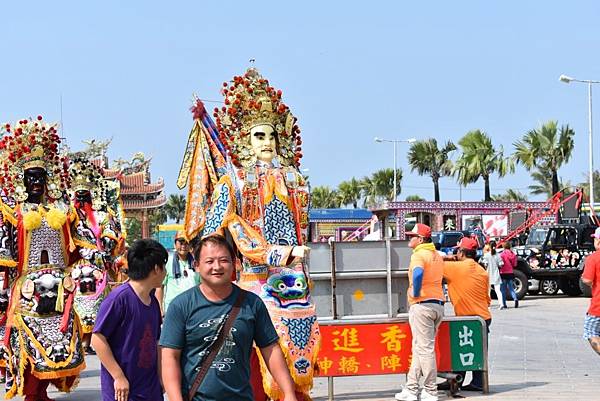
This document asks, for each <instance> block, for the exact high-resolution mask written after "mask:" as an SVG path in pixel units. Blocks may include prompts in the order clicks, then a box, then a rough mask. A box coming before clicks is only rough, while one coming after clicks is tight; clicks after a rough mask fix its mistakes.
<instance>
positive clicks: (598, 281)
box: [581, 227, 600, 355]
mask: <svg viewBox="0 0 600 401" xmlns="http://www.w3.org/2000/svg"><path fill="white" fill-rule="evenodd" d="M592 237H593V238H594V248H595V249H596V252H594V253H592V254H591V255H588V256H587V257H586V258H585V267H584V269H583V274H582V275H581V281H582V282H583V284H585V285H588V286H590V287H592V299H591V300H590V307H589V309H588V310H587V313H586V315H585V323H584V325H583V328H584V329H583V338H585V339H586V340H588V341H589V343H590V345H591V346H592V349H593V350H594V351H596V353H597V354H598V355H600V252H598V251H600V227H598V228H596V231H595V232H594V234H592Z"/></svg>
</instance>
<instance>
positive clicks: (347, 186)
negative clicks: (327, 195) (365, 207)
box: [337, 177, 362, 209]
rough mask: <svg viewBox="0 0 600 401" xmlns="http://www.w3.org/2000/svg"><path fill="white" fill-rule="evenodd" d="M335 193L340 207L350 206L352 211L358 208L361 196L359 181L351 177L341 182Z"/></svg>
mask: <svg viewBox="0 0 600 401" xmlns="http://www.w3.org/2000/svg"><path fill="white" fill-rule="evenodd" d="M337 191H338V194H339V198H340V203H341V204H342V205H352V207H354V209H356V208H357V207H358V201H359V200H360V198H361V195H362V189H361V186H360V181H359V180H357V179H356V178H354V177H352V179H351V180H349V181H343V182H341V183H340V185H338V189H337Z"/></svg>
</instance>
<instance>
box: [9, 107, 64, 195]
mask: <svg viewBox="0 0 600 401" xmlns="http://www.w3.org/2000/svg"><path fill="white" fill-rule="evenodd" d="M0 136H1V137H2V139H1V140H0V152H1V153H0V187H2V191H3V192H4V194H5V195H6V196H9V197H12V198H14V199H15V200H16V201H18V202H24V201H25V200H27V196H28V194H27V190H26V189H25V183H24V178H25V170H27V169H30V168H34V167H39V168H43V169H44V170H46V175H47V177H46V194H47V195H48V196H49V197H50V198H52V199H59V198H60V197H61V196H62V194H63V192H64V191H65V190H66V189H67V188H68V186H69V174H68V171H67V168H68V165H67V160H66V158H65V157H64V156H61V155H60V154H59V150H58V145H59V144H60V137H59V136H58V133H57V124H48V123H45V122H43V121H42V117H41V116H38V117H37V119H35V120H34V119H28V120H20V121H19V122H17V123H16V124H15V125H14V126H11V125H10V124H4V125H2V126H1V127H0Z"/></svg>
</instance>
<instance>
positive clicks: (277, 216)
mask: <svg viewBox="0 0 600 401" xmlns="http://www.w3.org/2000/svg"><path fill="white" fill-rule="evenodd" d="M222 93H223V95H224V97H225V102H224V103H225V105H224V106H223V107H222V108H220V109H215V111H214V114H213V115H214V117H215V118H216V125H215V124H214V123H213V120H212V119H211V118H210V116H209V115H208V114H207V113H206V111H205V109H204V105H203V104H202V102H201V101H200V100H197V101H196V104H195V105H194V107H193V108H192V112H193V114H194V119H195V122H194V126H193V128H192V132H191V134H190V137H189V140H188V146H187V149H186V154H185V157H184V160H183V163H182V166H181V171H180V175H179V180H178V186H179V187H180V188H183V187H184V186H185V185H186V184H187V185H189V191H188V199H187V208H186V217H185V230H186V235H187V236H188V238H195V237H196V236H202V237H204V236H207V235H211V234H214V233H220V234H225V235H229V236H230V237H231V238H232V239H233V241H234V243H235V245H236V247H237V250H238V251H239V253H240V254H241V265H240V266H239V268H238V275H237V276H238V277H237V284H238V285H239V286H240V287H242V288H244V289H246V290H249V291H252V292H254V293H255V294H257V295H258V296H260V297H261V299H262V300H263V301H264V303H265V305H266V306H267V309H268V310H269V314H270V316H271V319H272V321H273V324H274V326H275V329H276V330H277V332H278V334H279V336H280V345H281V348H282V350H283V352H284V355H285V356H286V360H287V363H288V368H289V370H290V373H291V375H292V378H293V379H294V382H295V385H296V392H297V394H298V396H299V397H298V398H299V399H303V398H304V399H309V397H308V392H309V391H310V389H311V387H312V383H313V375H314V371H315V367H316V360H317V354H318V351H319V347H320V331H319V326H318V323H317V314H316V310H315V305H314V304H313V303H312V301H311V298H310V289H311V286H312V283H311V282H310V278H309V274H308V267H307V265H306V261H305V255H306V253H307V250H308V248H307V247H306V246H304V243H305V242H306V235H307V229H308V207H309V192H308V184H307V182H306V180H305V178H304V177H303V176H302V174H300V172H299V165H300V158H301V156H302V154H301V143H302V141H301V139H300V129H299V128H298V126H297V125H296V119H295V118H294V116H293V115H292V114H291V112H290V110H289V108H288V107H287V106H286V105H285V104H284V103H283V102H282V101H281V91H278V90H275V89H274V88H273V87H271V86H270V85H269V83H268V81H267V80H266V79H264V78H263V77H262V76H261V75H260V74H259V73H258V71H257V70H256V69H254V68H250V69H249V70H248V71H247V72H246V73H245V74H244V75H243V76H236V77H234V78H233V81H232V82H226V83H224V84H223V89H222ZM257 354H258V355H259V358H260V353H257ZM260 371H261V372H262V383H263V388H264V391H265V393H266V394H267V395H268V396H269V398H271V399H274V400H276V399H279V398H281V397H282V396H283V394H282V392H281V391H280V389H279V388H278V387H277V385H276V383H275V381H274V380H273V378H272V377H271V376H270V374H269V372H268V370H267V369H266V367H265V364H264V361H262V360H260ZM252 373H253V375H254V374H256V373H258V372H257V369H254V370H253V372H252ZM255 395H256V398H257V399H260V394H257V389H256V388H255Z"/></svg>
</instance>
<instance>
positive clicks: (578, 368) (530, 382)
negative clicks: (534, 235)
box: [15, 296, 600, 401]
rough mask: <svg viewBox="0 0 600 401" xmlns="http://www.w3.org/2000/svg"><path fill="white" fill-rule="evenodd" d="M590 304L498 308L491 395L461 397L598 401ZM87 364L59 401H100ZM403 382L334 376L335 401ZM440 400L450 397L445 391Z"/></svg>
mask: <svg viewBox="0 0 600 401" xmlns="http://www.w3.org/2000/svg"><path fill="white" fill-rule="evenodd" d="M495 302H496V301H494V306H496V304H495ZM588 303H589V298H583V297H576V298H570V297H565V296H554V297H542V296H539V297H527V298H526V299H525V300H524V301H522V302H521V303H520V305H519V308H518V309H514V308H512V303H509V306H510V308H509V309H508V310H498V309H496V308H495V307H494V309H493V310H492V313H493V321H492V326H491V330H492V331H491V336H490V352H489V366H490V390H491V392H490V394H488V395H481V394H478V393H473V392H463V393H462V394H461V396H463V397H465V398H469V399H473V400H508V401H514V400H519V401H531V400H549V401H554V400H565V401H566V400H569V401H579V400H581V401H583V400H600V356H597V355H596V354H594V352H593V351H592V350H591V348H590V346H589V345H588V343H587V342H586V341H584V340H583V339H582V338H581V333H582V325H583V317H584V315H585V311H586V309H587V306H588ZM450 310H451V309H448V311H450ZM87 364H88V367H87V369H86V371H85V372H84V373H83V375H82V378H81V382H80V383H79V387H78V388H77V389H76V390H75V391H74V392H73V393H71V394H61V393H56V392H51V393H50V396H51V397H53V398H55V399H56V400H57V401H59V400H71V401H99V400H100V390H99V388H100V370H99V369H100V368H99V364H98V359H97V358H96V357H89V358H88V359H87ZM468 380H469V379H467V381H468ZM404 382H405V376H404V375H388V376H357V377H349V378H336V379H335V380H334V394H335V400H340V401H341V400H343V401H350V400H364V401H375V400H393V398H394V393H396V392H397V391H398V390H399V388H400V386H401V385H402V384H403V383H404ZM327 394H328V393H327V380H326V379H317V380H316V383H315V387H314V390H313V392H312V397H313V400H314V401H324V400H327ZM439 397H440V400H448V399H451V398H449V397H448V396H447V395H446V394H444V393H443V392H440V393H439ZM15 399H20V398H15Z"/></svg>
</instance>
